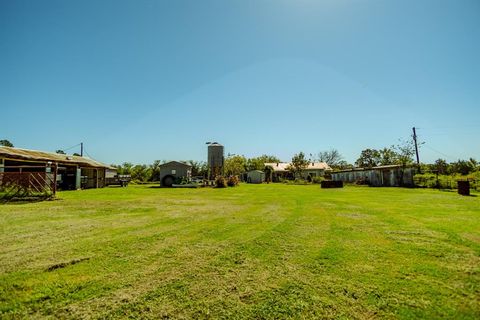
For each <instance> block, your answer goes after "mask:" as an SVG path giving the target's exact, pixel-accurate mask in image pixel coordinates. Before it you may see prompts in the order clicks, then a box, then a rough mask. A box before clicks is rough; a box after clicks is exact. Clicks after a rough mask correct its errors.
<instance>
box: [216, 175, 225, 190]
mask: <svg viewBox="0 0 480 320" xmlns="http://www.w3.org/2000/svg"><path fill="white" fill-rule="evenodd" d="M215 187H216V188H226V187H227V181H226V180H225V178H224V177H223V176H216V177H215Z"/></svg>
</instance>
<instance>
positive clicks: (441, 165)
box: [432, 159, 448, 174]
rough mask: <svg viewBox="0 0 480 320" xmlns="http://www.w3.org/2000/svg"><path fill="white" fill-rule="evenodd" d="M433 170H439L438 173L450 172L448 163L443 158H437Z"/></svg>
mask: <svg viewBox="0 0 480 320" xmlns="http://www.w3.org/2000/svg"><path fill="white" fill-rule="evenodd" d="M432 168H433V170H435V171H437V172H438V174H447V172H448V163H447V161H445V160H443V159H437V160H435V163H434V164H433V166H432Z"/></svg>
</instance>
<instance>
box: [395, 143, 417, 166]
mask: <svg viewBox="0 0 480 320" xmlns="http://www.w3.org/2000/svg"><path fill="white" fill-rule="evenodd" d="M394 148H395V152H396V153H397V161H396V163H397V164H400V165H402V166H404V167H405V166H406V165H407V164H411V163H413V155H414V154H415V144H414V142H413V141H412V140H406V141H405V140H400V143H399V144H397V145H396V146H395V147H394Z"/></svg>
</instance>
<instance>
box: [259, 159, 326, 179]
mask: <svg viewBox="0 0 480 320" xmlns="http://www.w3.org/2000/svg"><path fill="white" fill-rule="evenodd" d="M265 166H270V167H272V168H273V173H272V179H271V180H272V181H275V182H277V181H279V180H280V179H288V178H294V177H293V176H292V173H291V172H290V171H289V170H288V167H290V166H291V163H288V162H273V163H265ZM331 170H332V168H330V166H329V165H328V164H326V163H325V162H310V163H309V164H308V166H307V168H305V169H304V170H302V172H301V176H302V178H304V179H312V178H314V177H323V176H324V175H325V173H326V172H327V171H331Z"/></svg>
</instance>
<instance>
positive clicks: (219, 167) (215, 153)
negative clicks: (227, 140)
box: [208, 142, 225, 179]
mask: <svg viewBox="0 0 480 320" xmlns="http://www.w3.org/2000/svg"><path fill="white" fill-rule="evenodd" d="M224 161H225V158H224V147H223V146H222V145H221V144H219V143H218V142H213V143H210V144H209V145H208V168H209V169H210V178H211V179H214V178H215V176H217V175H221V174H223V164H224Z"/></svg>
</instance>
